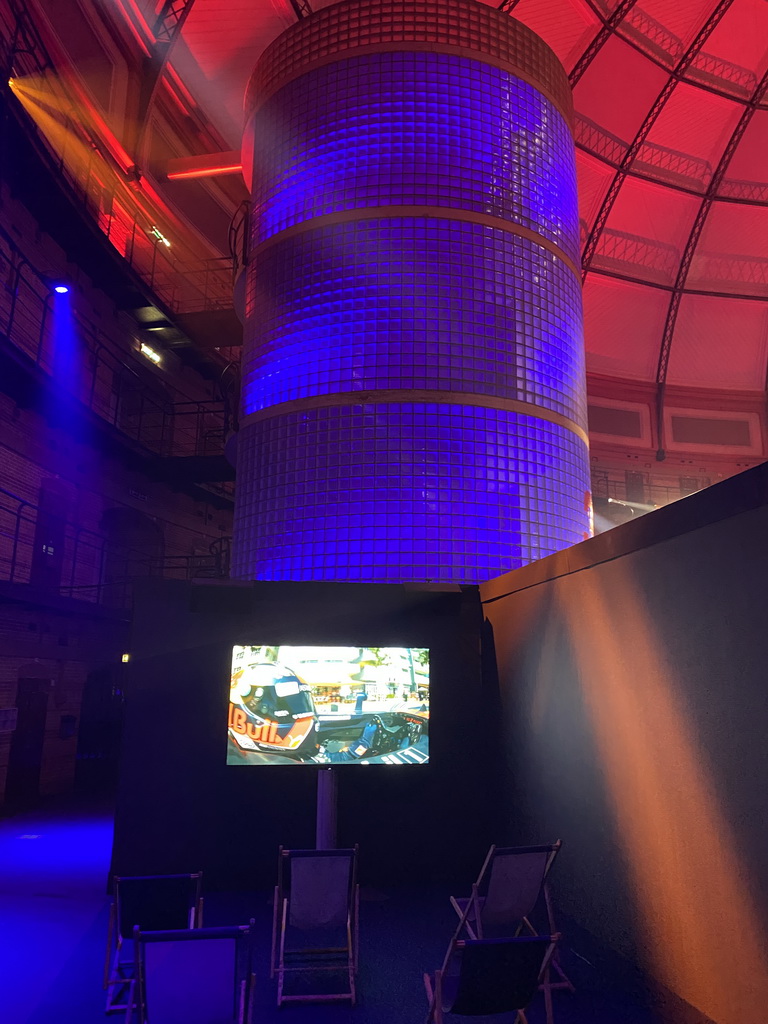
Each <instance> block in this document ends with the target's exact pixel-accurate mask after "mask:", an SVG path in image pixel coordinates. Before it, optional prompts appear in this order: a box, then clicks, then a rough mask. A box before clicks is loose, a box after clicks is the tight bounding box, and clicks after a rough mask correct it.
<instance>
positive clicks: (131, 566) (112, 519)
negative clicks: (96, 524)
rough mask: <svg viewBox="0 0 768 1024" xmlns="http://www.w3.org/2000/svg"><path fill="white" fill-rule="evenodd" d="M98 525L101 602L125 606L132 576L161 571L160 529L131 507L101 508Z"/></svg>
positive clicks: (162, 539)
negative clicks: (101, 537)
mask: <svg viewBox="0 0 768 1024" xmlns="http://www.w3.org/2000/svg"><path fill="white" fill-rule="evenodd" d="M100 527H101V531H102V533H103V535H104V557H103V563H102V594H101V601H102V604H109V605H112V606H114V607H125V606H126V605H127V604H128V602H129V600H130V596H131V591H132V586H133V581H134V580H135V579H137V578H138V577H142V576H153V575H160V574H161V573H162V562H163V557H164V554H165V537H164V536H163V529H162V527H161V526H160V524H159V523H157V522H156V521H155V520H154V519H152V518H151V517H150V516H148V515H146V514H145V513H144V512H139V511H138V510H137V509H133V508H108V509H105V511H104V513H103V514H102V517H101V524H100Z"/></svg>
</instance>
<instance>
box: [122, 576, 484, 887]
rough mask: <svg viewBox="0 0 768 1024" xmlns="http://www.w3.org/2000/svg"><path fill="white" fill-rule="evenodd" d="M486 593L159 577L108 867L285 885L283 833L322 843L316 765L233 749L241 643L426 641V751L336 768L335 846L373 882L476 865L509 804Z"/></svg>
mask: <svg viewBox="0 0 768 1024" xmlns="http://www.w3.org/2000/svg"><path fill="white" fill-rule="evenodd" d="M481 625H482V616H481V613H480V605H479V599H478V594H477V589H476V588H474V587H468V588H461V589H460V588H458V587H453V588H449V589H447V590H440V589H436V590H434V589H430V588H428V587H427V588H418V587H408V586H397V585H392V586H389V585H365V584H360V585H357V584H333V583H321V584H315V583H248V584H226V585H219V584H217V585H194V584H186V583H175V582H159V581H158V582H154V583H153V582H148V583H147V585H146V586H145V587H144V589H143V590H142V591H140V593H139V595H138V597H137V601H136V606H135V614H134V623H133V640H132V647H131V662H130V671H129V676H128V681H127V685H126V726H125V734H124V747H123V754H122V767H121V779H120V786H119V796H118V807H117V816H116V832H115V847H114V856H113V870H114V871H115V872H117V873H120V874H133V873H145V872H156V871H183V870H198V869H202V870H203V871H204V872H205V876H206V885H207V887H209V888H210V887H218V888H228V889H244V888H261V887H266V886H269V885H271V884H272V883H273V882H274V873H275V865H276V857H277V847H278V845H279V844H281V843H282V844H284V845H287V846H295V847H311V846H313V845H314V840H315V793H316V773H317V770H318V769H317V768H315V767H312V766H304V765H302V766H262V765H259V766H242V765H230V766H228V765H227V764H226V763H225V760H226V720H227V701H228V693H229V677H230V668H231V654H232V645H233V644H265V643H267V644H272V643H274V644H294V645H310V644H321V645H338V646H342V645H353V646H355V645H361V646H403V647H429V648H430V651H431V671H430V676H431V700H430V762H429V764H427V765H418V766H398V765H381V764H376V765H368V766H362V765H340V766H339V767H338V768H337V769H335V770H336V771H337V772H338V779H339V790H338V815H339V843H340V844H341V845H345V844H352V843H355V842H358V843H360V847H361V870H362V877H363V880H367V881H369V882H373V883H377V882H378V883H382V882H387V881H396V880H406V881H409V882H412V883H418V882H419V881H420V880H424V879H435V878H440V877H444V878H446V879H452V878H458V879H460V880H462V881H463V880H465V879H467V878H469V877H471V876H472V875H474V873H475V871H476V869H477V864H478V863H479V862H480V860H481V859H482V854H483V852H484V849H485V847H486V846H487V844H488V842H489V841H490V838H491V833H492V828H491V826H490V824H489V823H490V821H491V820H492V817H493V814H494V813H495V810H496V808H497V806H498V798H497V793H496V791H495V780H496V779H497V778H498V771H497V763H496V761H495V750H496V742H495V741H496V731H495V729H496V723H497V721H498V715H497V714H496V708H495V705H494V701H493V693H486V692H485V690H484V687H483V683H482V674H481V670H480V634H481Z"/></svg>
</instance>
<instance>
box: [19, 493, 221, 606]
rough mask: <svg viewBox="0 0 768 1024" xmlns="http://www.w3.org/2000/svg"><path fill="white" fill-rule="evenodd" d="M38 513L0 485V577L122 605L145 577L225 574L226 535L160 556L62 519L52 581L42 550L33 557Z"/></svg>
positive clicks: (39, 540)
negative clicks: (198, 548)
mask: <svg viewBox="0 0 768 1024" xmlns="http://www.w3.org/2000/svg"><path fill="white" fill-rule="evenodd" d="M39 511H40V510H39V507H38V506H37V505H35V504H34V503H33V502H31V501H27V500H26V499H24V498H21V497H20V496H19V495H17V494H14V493H13V492H11V491H8V490H6V489H5V488H0V580H2V581H5V582H8V583H19V584H31V585H33V586H35V585H37V586H39V587H41V588H42V589H45V590H49V591H51V592H55V593H57V594H60V595H62V596H67V597H76V598H79V599H80V600H84V601H91V602H94V603H97V604H106V605H110V606H114V607H126V606H127V605H128V604H129V603H130V600H131V595H132V590H133V584H134V582H135V581H136V580H137V579H140V578H143V577H146V576H159V577H163V578H165V579H179V580H190V579H201V578H206V579H225V578H226V577H227V576H228V575H229V553H230V538H229V537H220V538H217V539H216V540H214V541H211V542H210V543H209V545H208V550H207V552H205V553H202V554H201V553H195V554H175V555H173V554H172V555H167V556H166V555H162V556H160V555H156V554H150V553H148V552H147V551H146V550H143V549H142V548H138V547H132V546H130V545H126V544H121V543H120V542H119V541H117V540H116V539H115V538H114V537H111V536H110V535H109V534H108V533H106V532H99V531H95V530H90V529H86V528H84V527H82V526H77V525H75V524H74V523H71V522H64V523H63V524H61V527H62V528H61V529H60V531H59V535H58V537H57V540H56V542H55V545H56V546H58V547H61V550H59V551H54V550H51V551H50V552H49V553H47V554H48V555H49V557H50V559H51V561H52V562H54V560H55V565H56V570H55V573H54V576H55V577H56V578H55V581H53V582H51V580H50V574H48V573H46V571H45V569H43V570H42V571H41V570H40V568H39V567H40V562H41V559H40V553H39V552H38V557H37V558H36V557H35V545H36V544H42V543H43V539H42V538H41V537H39V536H38V533H37V524H38V515H39ZM201 540H202V538H201Z"/></svg>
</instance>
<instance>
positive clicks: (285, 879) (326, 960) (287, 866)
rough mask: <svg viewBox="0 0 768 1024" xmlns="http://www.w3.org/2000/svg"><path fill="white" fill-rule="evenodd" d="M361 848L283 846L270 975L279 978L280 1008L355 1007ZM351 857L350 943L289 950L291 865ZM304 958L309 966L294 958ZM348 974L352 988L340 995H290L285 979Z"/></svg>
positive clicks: (348, 931)
mask: <svg viewBox="0 0 768 1024" xmlns="http://www.w3.org/2000/svg"><path fill="white" fill-rule="evenodd" d="M357 852H358V848H357V846H354V847H352V848H351V849H345V850H287V849H285V848H284V847H282V846H281V847H280V849H279V852H278V860H277V885H276V886H275V893H274V904H273V911H272V954H271V962H270V976H271V977H273V978H274V977H275V976H277V1005H278V1006H282V1005H283V1003H288V1002H307V1003H310V1002H311V1003H315V1002H340V1001H346V1000H349V1001H350V1003H351V1004H352V1005H353V1006H354V1004H355V1000H356V990H355V976H356V974H357V953H358V940H359V905H360V887H359V885H358V883H357ZM327 857H347V858H348V859H349V862H350V864H349V878H348V889H347V914H346V925H345V930H346V943H345V945H343V946H325V947H312V946H309V947H305V948H301V949H298V948H286V939H287V933H288V930H289V927H290V912H291V908H290V897H291V863H292V861H293V860H294V859H296V858H317V859H320V858H327ZM296 957H304V958H306V962H305V963H300V964H297V963H296V962H295V961H293V958H296ZM302 971H303V972H305V973H314V972H321V971H322V972H330V971H335V972H336V973H345V974H346V975H347V978H348V982H349V987H348V989H347V990H346V991H344V992H338V993H315V994H312V993H298V994H286V993H285V991H284V989H285V977H286V975H287V974H297V973H300V972H302Z"/></svg>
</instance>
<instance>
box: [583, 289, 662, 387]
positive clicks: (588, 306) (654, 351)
mask: <svg viewBox="0 0 768 1024" xmlns="http://www.w3.org/2000/svg"><path fill="white" fill-rule="evenodd" d="M668 304H669V293H668V292H666V291H662V290H661V289H658V288H651V287H647V286H644V285H637V284H630V283H628V282H626V281H617V280H615V279H613V278H611V277H605V276H603V275H601V274H590V276H589V278H588V280H587V284H586V286H585V288H584V334H585V337H586V343H587V369H588V370H589V371H590V372H591V373H600V374H606V375H608V376H611V377H624V378H630V379H634V380H648V379H649V378H651V377H652V376H653V374H654V373H655V370H656V363H657V362H658V357H659V349H658V338H659V337H660V336H661V332H662V330H663V328H664V317H665V316H666V312H667V306H668Z"/></svg>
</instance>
